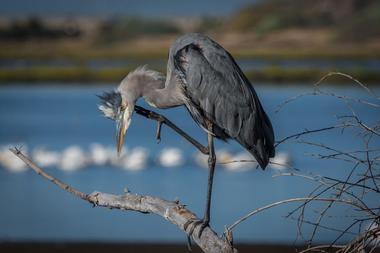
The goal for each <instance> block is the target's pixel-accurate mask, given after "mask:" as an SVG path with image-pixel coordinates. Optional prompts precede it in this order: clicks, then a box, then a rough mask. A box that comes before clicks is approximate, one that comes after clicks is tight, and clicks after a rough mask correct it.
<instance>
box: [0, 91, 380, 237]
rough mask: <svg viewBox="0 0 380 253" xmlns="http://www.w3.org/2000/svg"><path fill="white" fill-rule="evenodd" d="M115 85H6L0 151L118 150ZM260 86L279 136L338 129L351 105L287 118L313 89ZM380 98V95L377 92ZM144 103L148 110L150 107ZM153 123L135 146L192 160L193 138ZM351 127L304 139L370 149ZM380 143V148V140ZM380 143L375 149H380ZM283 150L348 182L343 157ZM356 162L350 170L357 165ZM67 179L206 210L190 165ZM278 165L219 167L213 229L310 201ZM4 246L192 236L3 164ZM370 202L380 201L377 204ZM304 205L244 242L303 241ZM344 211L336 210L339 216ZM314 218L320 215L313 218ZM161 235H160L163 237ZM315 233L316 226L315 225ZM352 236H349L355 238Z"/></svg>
mask: <svg viewBox="0 0 380 253" xmlns="http://www.w3.org/2000/svg"><path fill="white" fill-rule="evenodd" d="M110 89H112V88H111V87H110V86H104V87H103V86H96V87H85V86H81V85H80V84H78V85H70V86H68V85H65V87H63V86H54V85H51V86H23V85H22V84H20V85H13V86H8V87H1V88H0V121H1V123H0V145H5V144H9V143H25V144H26V145H27V146H28V147H29V149H33V148H34V147H37V146H38V147H40V146H45V147H47V148H51V149H55V150H62V149H63V148H65V147H67V146H69V145H73V144H78V145H80V146H81V147H83V148H87V147H88V146H89V145H90V144H91V143H93V142H99V143H101V144H103V145H106V146H107V145H114V139H115V126H114V123H113V122H112V121H110V120H106V119H104V118H103V117H102V116H101V115H100V114H99V112H98V110H97V107H96V104H97V103H98V101H97V97H96V96H95V95H96V94H100V93H101V92H102V91H103V90H110ZM326 89H327V90H328V91H330V92H335V93H337V94H341V95H346V96H352V97H355V98H363V99H368V100H369V101H373V100H374V99H371V98H368V94H367V93H366V92H365V91H363V90H361V89H359V88H356V87H344V88H335V87H328V88H326ZM256 90H257V92H258V94H259V96H260V98H261V100H262V102H263V105H264V107H265V109H266V111H267V112H268V115H269V117H270V118H271V120H272V123H273V126H274V129H275V133H276V138H277V139H281V138H283V137H285V136H288V135H290V134H293V133H296V132H300V131H303V130H304V129H305V128H308V129H315V128H319V127H325V126H330V125H333V124H336V116H337V115H347V114H350V111H349V110H348V108H347V105H346V104H345V103H343V102H341V101H337V100H336V99H333V98H331V97H327V96H318V97H316V96H311V97H304V98H300V99H299V100H297V101H295V102H292V103H289V104H288V105H287V106H285V107H284V108H283V109H282V110H281V111H280V112H278V113H275V110H276V108H277V107H278V105H279V104H281V103H282V102H283V101H285V100H286V99H288V98H290V97H292V96H295V95H298V94H301V93H304V92H308V91H311V90H312V89H311V88H310V87H308V86H307V85H306V86H288V85H286V84H284V85H282V86H272V85H268V84H266V85H258V86H257V87H256ZM375 92H377V93H379V92H380V90H379V89H375ZM139 104H140V105H143V106H146V105H145V104H144V103H143V102H142V101H139ZM352 108H353V109H354V110H355V111H356V112H357V114H358V115H360V116H361V118H362V120H363V121H365V122H366V123H368V124H371V123H374V122H376V121H378V120H379V115H380V114H379V109H378V108H373V107H368V106H364V105H357V104H354V105H352ZM163 113H164V114H165V115H166V116H167V117H168V118H170V119H172V121H173V122H175V123H176V124H178V126H180V127H181V128H183V129H184V130H185V131H187V132H189V133H191V135H192V136H194V137H195V138H196V139H198V140H200V141H201V142H203V143H205V141H206V135H205V133H204V132H203V131H202V130H200V129H199V127H197V125H196V124H195V123H194V122H193V120H192V119H191V118H190V116H189V115H188V113H187V112H186V111H185V110H184V109H183V108H175V109H170V110H165V111H163ZM155 127H156V124H155V123H154V122H151V121H148V120H146V119H145V118H142V117H140V116H139V115H134V117H133V120H132V124H131V127H130V129H129V131H128V133H127V136H126V143H127V145H128V146H129V147H136V146H144V147H146V148H148V149H149V150H150V153H151V156H152V157H154V156H155V155H156V154H158V153H159V152H160V150H162V149H163V148H165V147H179V148H181V149H182V150H183V151H184V153H185V154H186V156H188V157H191V156H192V155H193V154H194V153H195V150H194V148H193V147H192V146H191V145H189V144H188V143H187V142H185V141H184V140H182V139H181V138H180V137H178V136H177V135H175V134H174V133H173V132H172V131H170V130H168V129H167V128H166V127H163V132H162V141H161V143H160V144H157V143H156V141H155V138H154V136H155V130H156V129H155ZM353 134H354V132H352V131H350V130H347V131H345V132H343V133H341V132H340V131H330V132H328V133H324V134H323V135H317V134H316V135H312V136H309V137H304V139H306V140H310V141H316V142H318V143H325V144H328V145H331V146H333V147H335V148H337V149H342V150H345V151H349V150H357V149H363V143H362V142H361V141H360V138H359V136H357V135H353ZM375 144H376V145H377V146H378V144H379V143H375ZM376 145H375V146H376ZM216 147H217V148H227V149H229V150H230V151H232V152H238V151H241V147H240V146H239V145H238V144H236V143H235V142H233V141H230V142H229V143H223V142H220V141H217V143H216ZM278 151H284V152H287V153H289V154H290V155H291V157H292V158H293V160H294V166H295V167H297V168H299V169H300V170H301V172H304V173H307V172H312V173H314V174H322V175H328V176H333V177H338V178H342V177H344V176H346V175H347V174H348V173H349V169H348V168H350V167H347V164H345V163H343V162H339V161H335V162H332V161H325V160H318V159H315V158H314V157H312V156H310V155H309V154H310V153H312V152H317V151H319V152H320V153H321V152H323V151H320V150H319V149H316V148H312V147H309V146H307V145H302V144H299V143H295V142H288V143H285V144H282V145H280V146H279V148H278ZM349 166H351V165H349ZM48 171H49V172H51V173H52V174H54V175H55V176H56V177H58V178H59V179H61V180H63V181H65V182H67V183H69V184H71V185H72V186H74V187H76V188H78V189H80V190H82V191H85V192H92V191H94V190H97V191H104V192H110V193H116V194H118V193H122V192H123V189H124V188H125V187H128V189H130V190H131V191H132V192H136V193H140V194H150V195H156V196H160V197H162V198H166V199H169V200H170V199H172V200H174V199H176V198H179V199H180V200H181V202H183V203H185V204H187V205H188V207H189V208H190V209H191V210H193V211H194V212H196V213H197V214H198V215H199V216H201V215H202V214H203V207H204V202H205V193H206V180H207V171H206V170H203V169H201V168H198V167H196V166H194V165H193V164H191V163H187V164H186V165H185V166H184V167H181V168H176V169H165V168H160V167H158V166H157V165H154V164H153V163H152V164H151V166H150V167H149V169H147V170H143V171H139V172H128V171H122V170H118V169H115V168H110V167H107V166H102V167H91V168H88V169H84V170H80V171H77V172H73V173H65V172H62V171H60V170H56V169H54V168H52V169H48ZM274 174H276V171H274V170H273V169H268V170H266V171H262V170H250V171H245V172H229V171H226V170H221V169H219V170H218V169H217V171H216V175H215V181H214V192H213V193H214V194H213V203H212V214H211V217H212V218H211V220H212V221H211V225H212V227H213V228H214V229H215V230H216V231H218V232H222V231H223V230H224V225H228V224H231V223H233V222H234V221H235V220H236V219H238V218H239V217H241V216H242V215H244V214H246V213H247V212H249V211H250V210H253V209H256V208H259V207H261V206H263V205H266V204H269V203H271V202H274V201H278V200H282V199H285V198H291V197H303V196H306V195H307V194H308V193H309V192H310V191H311V190H312V189H313V188H314V187H315V184H313V183H311V182H309V181H306V180H304V179H301V178H295V177H276V178H273V177H272V176H273V175H274ZM0 199H1V200H2V203H3V204H2V207H1V208H0V241H4V240H12V241H20V240H31V241H83V240H86V241H157V242H164V241H167V242H173V241H176V242H184V241H185V239H186V238H185V235H184V234H183V233H181V232H179V231H178V229H177V228H176V227H175V226H174V225H171V224H169V223H167V222H166V221H164V220H163V219H162V218H160V217H156V216H154V215H143V214H138V213H132V212H128V213H125V212H121V211H118V210H108V209H102V208H92V207H91V206H90V205H89V204H88V203H85V202H83V201H82V200H79V199H77V198H75V197H72V196H71V195H69V194H68V193H66V192H64V191H62V190H61V189H59V188H57V187H56V186H54V185H52V184H51V183H50V182H48V181H47V180H44V179H42V178H41V177H39V176H37V175H35V174H34V173H33V172H32V171H26V172H23V173H11V172H8V171H6V170H4V169H2V168H0ZM368 201H369V203H372V204H373V203H377V202H378V199H376V198H372V199H371V197H370V198H369V200H368ZM292 207H295V205H287V206H282V207H277V208H275V209H272V210H268V211H266V212H264V213H261V214H259V215H257V216H255V217H253V218H251V219H249V220H247V221H246V222H244V223H243V224H241V225H240V226H238V227H237V229H236V230H235V231H234V238H235V240H236V241H238V242H272V243H277V242H286V243H292V242H293V241H294V240H295V238H296V235H297V232H296V222H295V221H293V220H291V219H285V218H284V216H285V215H286V214H287V213H288V211H290V210H291V208H292ZM342 211H345V209H342V208H335V209H332V210H331V213H330V214H331V215H332V216H335V215H339V214H341V213H342ZM310 215H312V214H310ZM348 222H349V220H348V218H347V217H341V218H338V219H331V220H330V221H329V224H330V225H336V226H338V227H342V226H344V225H347V224H348ZM158 231H159V232H158ZM305 233H306V235H308V234H310V228H308V227H306V230H305ZM335 236H336V234H335V233H332V232H327V231H321V232H320V233H317V238H318V239H317V240H319V241H326V240H331V239H332V238H334V237H335ZM346 239H347V238H346Z"/></svg>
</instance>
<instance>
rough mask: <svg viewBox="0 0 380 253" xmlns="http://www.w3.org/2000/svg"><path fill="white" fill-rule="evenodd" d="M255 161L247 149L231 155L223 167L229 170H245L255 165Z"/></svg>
mask: <svg viewBox="0 0 380 253" xmlns="http://www.w3.org/2000/svg"><path fill="white" fill-rule="evenodd" d="M257 165H258V164H257V162H256V160H255V158H253V156H252V155H251V154H250V153H248V152H247V151H242V152H240V153H238V154H236V155H234V156H232V157H230V159H229V160H228V161H225V164H223V166H224V168H226V170H229V171H246V170H249V169H253V168H255V167H256V166H257Z"/></svg>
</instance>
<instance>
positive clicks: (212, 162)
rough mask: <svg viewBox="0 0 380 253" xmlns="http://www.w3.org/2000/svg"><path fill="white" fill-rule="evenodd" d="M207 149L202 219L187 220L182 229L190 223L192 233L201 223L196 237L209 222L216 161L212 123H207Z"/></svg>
mask: <svg viewBox="0 0 380 253" xmlns="http://www.w3.org/2000/svg"><path fill="white" fill-rule="evenodd" d="M208 130H209V133H208V150H209V158H208V169H209V173H208V181H207V198H206V208H205V213H204V216H203V219H202V220H189V221H188V222H186V223H185V225H184V229H185V231H186V230H187V228H188V226H189V225H190V224H192V226H191V228H190V231H189V233H188V234H189V235H192V234H193V231H194V229H195V227H196V226H198V225H201V227H200V228H199V230H198V237H200V236H201V235H202V232H203V230H204V228H205V227H207V226H208V225H209V222H210V209H211V193H212V183H213V179H214V171H215V162H216V156H215V149H214V137H213V135H212V134H211V132H212V124H211V123H210V124H208Z"/></svg>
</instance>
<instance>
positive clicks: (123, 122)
mask: <svg viewBox="0 0 380 253" xmlns="http://www.w3.org/2000/svg"><path fill="white" fill-rule="evenodd" d="M120 113H121V116H120V119H119V120H118V123H117V154H118V155H120V153H121V150H122V149H123V144H124V136H125V133H126V132H127V129H128V127H129V124H130V123H131V117H132V113H131V112H130V111H129V110H128V109H126V110H123V111H121V112H120Z"/></svg>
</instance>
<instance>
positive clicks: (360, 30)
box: [226, 0, 380, 41]
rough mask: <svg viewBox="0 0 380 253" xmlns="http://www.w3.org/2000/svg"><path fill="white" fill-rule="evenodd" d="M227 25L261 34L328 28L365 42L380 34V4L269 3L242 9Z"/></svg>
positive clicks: (330, 0) (362, 0) (328, 0)
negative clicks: (296, 29) (297, 29)
mask: <svg viewBox="0 0 380 253" xmlns="http://www.w3.org/2000/svg"><path fill="white" fill-rule="evenodd" d="M226 26H227V27H228V28H229V29H231V30H235V31H241V32H247V31H254V32H256V33H259V34H265V33H269V32H273V31H278V30H284V29H290V28H302V29H305V28H308V29H314V28H328V29H331V30H332V31H333V32H334V33H335V34H336V35H337V37H336V38H337V39H338V40H347V39H348V40H352V41H357V40H360V41H363V40H366V39H371V38H374V37H378V36H379V35H380V1H378V0H345V1H336V0H335V1H334V0H320V1H315V0H267V1H262V2H259V3H258V4H255V5H252V6H249V7H247V8H244V9H242V10H241V11H239V12H238V13H236V14H235V15H234V16H232V17H231V18H230V19H229V20H228V22H227V23H226Z"/></svg>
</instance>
